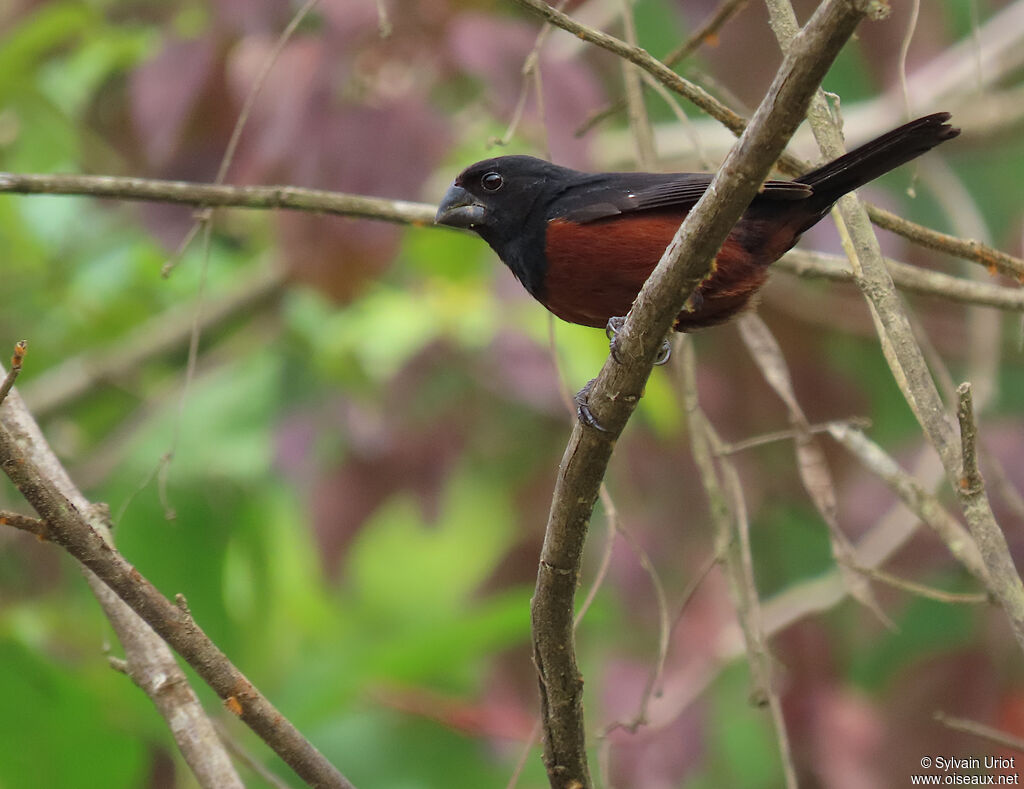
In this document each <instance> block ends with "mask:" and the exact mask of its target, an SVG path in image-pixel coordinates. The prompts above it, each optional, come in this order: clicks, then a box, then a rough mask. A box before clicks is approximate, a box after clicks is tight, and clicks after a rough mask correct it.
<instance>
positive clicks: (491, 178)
mask: <svg viewBox="0 0 1024 789" xmlns="http://www.w3.org/2000/svg"><path fill="white" fill-rule="evenodd" d="M504 184H505V179H504V178H502V177H501V175H500V174H499V173H495V172H490V173H484V175H483V177H482V178H481V179H480V186H482V187H483V188H484V189H486V190H487V191H488V192H497V191H498V190H499V189H501V187H502V186H503V185H504Z"/></svg>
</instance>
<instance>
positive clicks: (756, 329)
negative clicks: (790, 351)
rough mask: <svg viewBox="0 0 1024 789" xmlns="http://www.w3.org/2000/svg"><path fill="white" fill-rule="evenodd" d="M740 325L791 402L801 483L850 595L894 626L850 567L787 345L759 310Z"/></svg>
mask: <svg viewBox="0 0 1024 789" xmlns="http://www.w3.org/2000/svg"><path fill="white" fill-rule="evenodd" d="M738 325H739V329H740V336H742V338H743V342H744V344H745V345H746V346H747V350H748V351H749V352H750V355H751V357H752V358H753V359H754V362H755V364H757V366H758V369H759V370H760V371H761V374H762V375H763V376H764V379H765V381H766V382H767V383H768V385H769V386H770V387H771V388H772V389H773V390H774V391H775V393H776V394H777V395H778V396H779V399H780V400H782V402H783V404H784V405H785V406H786V411H787V412H788V414H789V423H790V425H791V426H792V427H793V429H794V430H795V431H796V433H797V436H796V440H795V442H794V448H795V450H796V460H797V469H798V471H799V473H800V481H801V482H802V483H803V486H804V490H806V491H807V495H808V497H809V498H810V499H811V502H812V503H813V504H814V507H815V509H817V510H818V514H819V515H821V518H822V520H823V521H825V525H826V526H827V527H828V532H829V543H830V545H831V546H832V555H833V557H834V558H835V560H836V564H837V565H838V566H839V570H840V573H841V574H842V576H843V579H844V580H845V581H846V583H847V584H849V587H850V593H851V594H852V595H853V597H854V598H855V599H856V600H857V601H858V602H860V603H861V604H862V605H864V606H865V607H866V608H868V609H869V610H870V611H871V612H872V613H874V614H875V616H877V617H878V619H879V620H880V621H881V622H882V623H884V624H885V625H886V626H887V627H892V622H891V621H890V620H889V618H888V617H887V616H886V615H885V613H884V612H883V611H882V608H881V606H880V605H879V604H878V601H877V600H875V596H874V593H873V592H872V591H871V585H870V584H868V583H867V582H866V581H865V579H864V578H863V576H861V575H859V574H857V573H854V572H853V571H852V570H850V566H851V565H852V564H853V563H854V559H853V556H854V551H853V545H852V544H851V543H850V540H849V538H848V537H847V536H846V534H845V533H844V532H843V530H842V528H840V526H839V506H838V504H837V503H836V492H835V485H834V483H833V482H832V472H831V471H830V470H829V466H828V461H827V459H826V458H825V452H824V450H823V449H822V447H821V443H820V442H819V441H818V439H817V438H816V437H815V435H814V434H813V433H811V429H810V428H811V426H810V423H809V422H808V421H807V416H806V415H805V414H804V410H803V408H801V406H800V403H799V402H798V401H797V398H796V392H795V391H794V390H793V381H792V377H791V376H790V374H789V369H788V368H787V366H786V361H785V358H784V357H783V355H782V348H780V347H779V344H778V341H777V340H776V339H775V337H774V336H773V335H772V333H771V330H770V329H769V328H768V326H767V325H766V324H765V322H764V321H763V320H762V319H761V318H760V317H759V316H758V315H757V314H756V313H748V314H746V315H743V316H742V317H741V318H740V320H739V323H738Z"/></svg>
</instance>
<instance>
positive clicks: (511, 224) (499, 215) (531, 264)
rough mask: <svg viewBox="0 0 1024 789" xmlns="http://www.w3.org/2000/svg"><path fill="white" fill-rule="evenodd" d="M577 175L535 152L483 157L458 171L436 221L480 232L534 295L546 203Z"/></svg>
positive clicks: (540, 271) (539, 278)
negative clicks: (537, 155)
mask: <svg viewBox="0 0 1024 789" xmlns="http://www.w3.org/2000/svg"><path fill="white" fill-rule="evenodd" d="M577 175H579V173H577V172H576V171H575V170H569V169H567V168H565V167H559V166H558V165H554V164H551V163H550V162H546V161H544V160H543V159H536V158H534V157H533V156H499V157H496V158H494V159H485V160H483V161H482V162H477V163H476V164H473V165H470V166H469V167H467V168H466V169H465V170H463V171H462V172H461V173H460V174H459V176H458V177H457V178H456V179H455V182H454V183H453V184H452V185H451V186H450V187H449V188H448V191H447V192H445V195H444V197H443V198H442V199H441V204H440V205H439V206H438V209H437V216H436V217H435V218H434V221H435V222H436V223H437V224H439V225H448V226H449V227H461V228H467V229H469V230H473V231H474V232H476V233H477V234H479V235H480V237H481V238H483V239H484V241H486V242H487V243H488V244H490V245H491V248H492V249H494V251H495V252H497V253H498V257H500V258H501V259H502V260H503V261H504V262H505V264H506V265H507V266H508V267H509V268H510V269H512V272H513V273H514V274H515V275H516V277H518V278H519V280H520V282H522V283H523V285H525V286H526V289H527V290H529V291H530V293H532V294H534V295H535V296H537V295H539V290H538V289H539V288H540V283H541V281H542V279H543V273H544V272H543V268H544V266H545V261H544V260H543V249H544V232H545V221H546V217H545V206H546V205H547V203H548V202H549V201H550V200H551V199H552V198H554V197H555V196H557V195H558V194H559V193H561V191H562V190H563V188H564V187H565V185H566V184H568V183H569V182H571V181H572V180H573V177H574V176H577Z"/></svg>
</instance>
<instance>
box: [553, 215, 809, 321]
mask: <svg viewBox="0 0 1024 789" xmlns="http://www.w3.org/2000/svg"><path fill="white" fill-rule="evenodd" d="M685 216H686V214H685V213H680V212H679V211H648V212H645V213H643V214H637V215H635V216H630V217H616V218H614V219H607V220H600V221H597V222H589V223H587V224H577V223H575V222H570V221H567V220H564V219H554V220H552V221H551V222H549V223H548V226H547V239H546V244H545V255H546V257H547V262H548V269H547V275H546V276H545V278H544V285H545V287H544V292H543V294H542V295H541V303H542V304H544V306H545V307H547V308H548V309H549V310H551V312H553V313H554V314H555V315H557V316H558V317H559V318H562V319H563V320H566V321H569V322H570V323H579V324H582V325H584V326H594V327H598V328H603V327H604V326H605V325H606V324H607V323H608V319H609V318H610V317H612V316H619V315H625V314H626V313H627V312H629V308H630V307H631V306H632V304H633V299H634V298H635V297H636V294H637V292H638V291H639V290H640V288H641V287H642V286H643V284H644V282H645V281H646V280H647V278H648V277H649V276H650V274H651V272H652V271H653V270H654V267H655V266H656V265H657V264H658V261H659V260H660V259H661V256H662V254H663V253H664V252H665V247H667V246H668V244H669V242H670V241H671V240H672V236H673V235H674V234H675V232H676V230H678V229H679V225H680V224H681V223H682V221H683V218H684V217H685ZM774 229H776V230H777V229H778V228H774ZM735 235H736V233H735V232H734V234H733V236H735ZM733 236H730V238H729V239H727V240H726V242H725V244H724V245H723V247H722V249H721V251H720V252H719V253H718V256H717V257H716V263H715V266H714V269H713V270H712V272H711V273H710V274H709V276H708V278H707V279H706V280H705V281H704V282H703V283H702V285H701V286H700V288H699V289H698V291H697V293H696V294H695V296H694V297H693V298H692V299H691V301H690V307H689V308H688V309H687V310H684V311H683V312H681V313H679V317H678V318H676V327H677V328H678V329H681V330H685V329H686V328H688V327H703V326H712V325H714V324H716V323H721V322H722V321H724V320H727V319H728V318H730V317H731V316H732V315H734V314H735V313H736V312H738V311H739V310H741V309H743V307H745V306H746V305H747V303H748V302H749V300H750V297H751V296H752V295H753V294H754V293H755V292H756V291H757V290H758V288H760V287H761V285H762V284H764V281H765V279H767V277H768V264H769V263H770V262H771V260H764V259H763V256H762V255H757V256H755V255H753V254H751V253H750V252H748V251H747V249H745V248H744V245H743V244H742V243H741V242H740V241H739V240H738V239H736V238H734V237H733ZM782 236H786V237H785V238H783V237H782ZM793 239H794V234H793V233H791V232H790V233H785V232H783V233H782V234H780V237H779V238H778V239H775V241H776V244H777V245H778V246H785V247H786V248H788V247H789V246H792V243H793ZM764 246H765V245H757V247H755V248H762V249H763V248H764ZM772 246H775V245H772ZM780 254H781V253H780ZM773 259H774V258H773Z"/></svg>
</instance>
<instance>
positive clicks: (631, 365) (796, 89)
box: [517, 0, 874, 787]
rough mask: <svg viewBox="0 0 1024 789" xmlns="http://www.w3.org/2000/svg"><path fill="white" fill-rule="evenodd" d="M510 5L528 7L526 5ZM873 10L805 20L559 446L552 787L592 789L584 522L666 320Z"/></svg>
mask: <svg viewBox="0 0 1024 789" xmlns="http://www.w3.org/2000/svg"><path fill="white" fill-rule="evenodd" d="M517 2H518V3H520V4H522V5H526V4H528V3H532V2H533V0H517ZM873 7H874V6H873V4H872V3H869V2H865V1H864V0H860V2H857V1H856V0H827V2H825V3H823V4H822V5H821V6H819V8H818V10H817V11H816V12H815V13H814V16H813V17H812V18H811V19H810V21H809V22H808V23H807V26H806V27H805V28H804V30H803V31H802V32H801V34H800V35H799V36H798V38H797V42H796V43H795V44H794V46H793V48H792V49H791V51H790V52H789V54H788V55H787V56H786V58H785V60H784V61H783V63H782V66H781V67H780V69H779V72H778V74H777V75H776V77H775V80H774V82H773V83H772V86H771V88H770V89H769V91H768V95H767V96H766V97H765V99H764V101H763V102H762V103H761V106H760V107H759V108H758V110H757V112H756V113H755V115H754V117H753V119H752V120H751V123H750V125H749V126H748V127H747V130H746V131H745V132H744V133H743V135H742V137H741V138H740V140H739V142H738V143H737V144H736V146H735V147H734V148H733V150H732V151H731V152H730V154H729V156H728V158H727V159H726V161H725V164H724V165H723V167H722V169H721V170H720V171H719V172H718V174H717V175H716V176H715V178H714V180H713V181H712V183H711V185H710V187H709V188H708V190H707V192H706V194H705V195H704V197H703V198H702V199H701V200H700V202H699V203H698V204H697V205H696V206H695V207H694V209H693V210H692V211H691V212H690V213H689V215H688V216H687V218H686V220H685V221H684V222H683V224H682V226H681V227H680V229H679V231H678V232H677V233H676V235H675V237H674V238H673V239H672V242H671V243H670V244H669V246H668V248H667V249H666V251H665V254H664V255H663V257H662V259H661V261H660V262H659V263H658V266H657V268H656V269H655V270H654V272H653V273H652V274H651V276H650V278H649V279H648V280H647V282H646V283H645V285H644V287H643V289H642V290H641V291H640V293H639V295H638V296H637V299H636V301H635V302H634V304H633V308H632V310H631V311H630V314H629V316H627V318H626V321H625V323H624V325H623V327H622V329H621V331H620V332H619V334H618V338H617V339H618V350H619V353H618V358H619V359H620V360H621V363H620V362H618V361H616V360H615V359H614V358H609V359H608V360H607V361H606V362H605V365H604V367H603V368H602V370H601V373H600V375H599V376H598V378H597V379H596V380H595V382H594V386H593V388H592V389H591V394H590V407H591V410H592V412H593V414H594V416H595V417H596V419H597V420H598V422H599V423H600V424H601V425H604V427H605V428H606V430H604V431H602V430H597V429H595V428H593V427H586V428H585V427H583V426H582V425H581V424H577V425H576V426H575V428H574V430H573V433H572V436H571V437H570V439H569V444H568V446H567V447H566V450H565V455H564V456H563V458H562V463H561V466H560V468H559V474H558V478H557V481H556V483H555V492H554V497H553V500H552V504H551V511H550V514H549V516H548V525H547V531H546V533H545V538H544V546H543V548H542V551H541V559H540V567H539V570H538V574H537V587H536V591H535V594H534V599H533V606H532V619H533V631H534V659H535V661H536V664H537V671H538V674H539V679H540V690H541V716H542V720H543V723H544V735H545V736H544V761H545V764H546V766H547V770H548V778H549V781H550V783H551V785H552V786H553V787H572V786H575V787H587V786H590V776H589V770H588V767H587V762H586V750H585V737H584V728H583V709H582V687H583V683H582V679H581V678H580V674H579V670H578V668H577V666H576V660H575V654H574V646H573V643H574V642H573V630H572V610H573V597H574V594H575V590H576V584H577V581H578V579H579V569H580V559H581V555H582V550H583V544H584V540H585V538H586V533H587V527H588V525H589V522H590V517H591V514H592V512H593V506H594V502H595V500H596V498H597V495H598V490H599V487H600V483H601V480H602V479H603V477H604V474H605V471H606V469H607V466H608V461H609V459H610V457H611V453H612V450H613V448H614V445H615V441H616V440H617V439H618V437H619V435H620V434H621V432H622V429H623V428H624V427H625V424H626V421H627V420H628V419H629V416H630V415H631V414H632V412H633V409H634V408H635V407H636V403H637V401H638V400H639V398H640V395H641V394H642V392H643V388H644V385H645V383H646V381H647V378H648V377H649V375H650V372H651V365H652V362H653V361H654V359H655V356H656V355H657V352H658V349H659V346H660V345H661V342H662V339H663V338H664V337H665V335H666V334H667V333H668V331H669V329H670V328H671V326H672V322H673V320H674V319H675V316H676V315H678V314H679V311H680V310H681V309H682V307H683V304H684V303H685V301H686V299H687V298H688V297H689V295H690V293H691V292H692V290H693V289H694V287H695V286H696V285H697V283H698V282H699V281H700V280H701V278H702V277H703V276H704V275H705V274H706V272H707V271H708V268H709V265H710V261H711V258H712V256H713V255H714V254H715V253H716V252H717V251H718V249H719V247H720V246H721V244H722V242H723V241H724V240H725V237H726V236H727V235H728V233H729V231H730V230H731V229H732V227H733V225H734V224H735V223H736V221H737V220H738V219H739V218H740V216H741V215H742V213H743V211H744V210H745V209H746V207H747V205H749V203H750V201H751V200H752V199H753V197H754V196H755V194H756V193H757V190H758V188H759V187H760V184H761V183H762V181H763V180H764V179H765V177H766V176H767V175H768V173H769V170H770V169H771V166H772V164H773V163H774V162H775V160H776V159H777V158H778V156H779V155H780V154H781V153H782V151H783V148H784V147H785V145H786V142H787V141H788V140H789V137H790V136H791V135H792V133H793V131H794V130H795V129H796V127H797V125H799V123H800V121H801V120H802V119H803V117H804V114H805V112H806V110H807V106H808V103H809V102H810V99H811V96H812V95H813V94H814V91H815V90H816V89H817V87H818V85H819V84H820V82H821V79H822V78H823V77H824V75H825V73H826V71H827V70H828V68H829V66H830V65H831V63H832V61H833V60H834V59H835V57H836V55H837V54H838V52H839V50H840V49H841V48H842V46H843V44H844V43H845V42H846V40H847V39H848V38H849V37H850V36H851V35H852V34H853V31H854V30H855V29H856V27H857V24H858V23H859V22H860V21H861V20H862V19H863V18H864V16H866V15H867V14H868V13H869V12H870V11H871V10H872V9H873ZM645 54H646V53H645ZM648 57H649V56H648Z"/></svg>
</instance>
